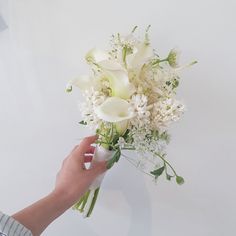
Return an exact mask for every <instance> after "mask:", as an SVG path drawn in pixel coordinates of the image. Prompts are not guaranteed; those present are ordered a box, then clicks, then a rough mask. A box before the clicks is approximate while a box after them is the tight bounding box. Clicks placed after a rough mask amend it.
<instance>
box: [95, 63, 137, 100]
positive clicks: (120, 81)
mask: <svg viewBox="0 0 236 236" xmlns="http://www.w3.org/2000/svg"><path fill="white" fill-rule="evenodd" d="M98 65H99V67H100V68H101V70H102V71H103V73H104V76H105V77H106V78H107V79H108V81H109V83H110V87H111V90H112V96H114V97H120V98H123V99H128V98H130V96H131V95H132V94H133V93H134V92H135V87H134V85H133V84H131V83H130V81H129V77H128V73H127V71H126V70H125V69H124V68H123V67H122V66H121V65H120V64H119V63H117V62H116V61H112V60H109V61H108V60H106V61H101V62H99V63H98Z"/></svg>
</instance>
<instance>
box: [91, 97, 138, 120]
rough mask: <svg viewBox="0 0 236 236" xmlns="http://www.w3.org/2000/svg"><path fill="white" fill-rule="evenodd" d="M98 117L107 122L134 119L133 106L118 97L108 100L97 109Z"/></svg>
mask: <svg viewBox="0 0 236 236" xmlns="http://www.w3.org/2000/svg"><path fill="white" fill-rule="evenodd" d="M95 113H96V114H97V116H98V117H99V118H100V119H102V120H104V121H107V122H112V123H116V122H121V121H124V120H129V119H131V118H132V117H134V113H133V112H132V111H131V105H130V104H129V103H128V102H127V101H126V100H124V99H121V98H118V97H109V98H107V99H106V100H105V101H104V102H103V103H102V104H101V105H100V106H98V107H97V108H96V109H95Z"/></svg>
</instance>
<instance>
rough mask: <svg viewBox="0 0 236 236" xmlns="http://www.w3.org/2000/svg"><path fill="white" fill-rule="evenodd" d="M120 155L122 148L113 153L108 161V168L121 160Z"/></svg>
mask: <svg viewBox="0 0 236 236" xmlns="http://www.w3.org/2000/svg"><path fill="white" fill-rule="evenodd" d="M120 155H121V152H120V149H117V150H116V151H115V152H114V153H113V156H112V158H111V159H110V160H109V161H108V162H107V169H110V168H111V167H112V166H113V165H114V163H115V162H118V161H119V159H120Z"/></svg>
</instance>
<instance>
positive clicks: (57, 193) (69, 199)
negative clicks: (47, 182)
mask: <svg viewBox="0 0 236 236" xmlns="http://www.w3.org/2000/svg"><path fill="white" fill-rule="evenodd" d="M49 197H50V198H51V199H52V201H53V202H56V203H57V204H58V205H59V206H61V207H62V208H64V209H65V210H67V209H68V208H70V207H72V206H73V205H74V204H75V203H76V202H77V201H78V200H79V198H80V196H79V197H75V194H73V193H70V192H69V191H66V190H63V189H58V188H56V189H54V190H53V191H52V192H51V193H50V194H49Z"/></svg>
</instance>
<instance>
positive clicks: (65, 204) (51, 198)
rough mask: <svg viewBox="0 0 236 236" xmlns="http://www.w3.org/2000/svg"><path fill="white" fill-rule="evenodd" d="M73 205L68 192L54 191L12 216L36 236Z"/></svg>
mask: <svg viewBox="0 0 236 236" xmlns="http://www.w3.org/2000/svg"><path fill="white" fill-rule="evenodd" d="M72 205H73V202H72V201H71V199H69V198H68V196H66V194H61V193H59V192H55V191H54V192H52V193H51V194H49V195H48V196H46V197H44V198H43V199H41V200H39V201H38V202H36V203H34V204H32V205H31V206H29V207H27V208H25V209H23V210H21V211H19V212H17V213H16V214H14V215H13V216H12V217H13V218H14V219H16V220H17V221H19V222H20V223H21V224H23V225H24V226H25V227H27V228H28V229H29V230H30V231H31V232H32V234H33V235H34V236H38V235H40V234H41V233H42V232H43V231H44V230H45V229H46V228H47V226H48V225H49V224H50V223H51V222H52V221H54V220H55V219H56V218H57V217H59V216H60V215H61V214H63V213H64V212H65V211H66V210H67V209H68V208H70V207H71V206H72Z"/></svg>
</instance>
